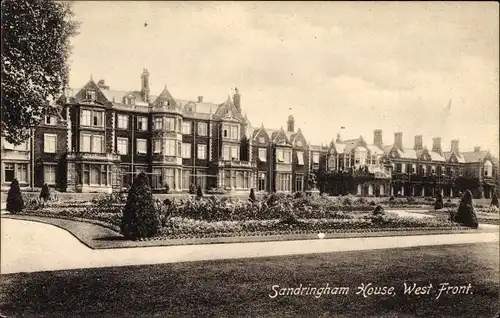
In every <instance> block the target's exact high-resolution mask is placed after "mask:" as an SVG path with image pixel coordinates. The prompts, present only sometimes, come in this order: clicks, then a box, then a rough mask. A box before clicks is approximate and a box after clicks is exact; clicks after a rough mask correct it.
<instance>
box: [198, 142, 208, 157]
mask: <svg viewBox="0 0 500 318" xmlns="http://www.w3.org/2000/svg"><path fill="white" fill-rule="evenodd" d="M197 157H198V159H207V145H198V156H197Z"/></svg>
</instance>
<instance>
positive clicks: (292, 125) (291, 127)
mask: <svg viewBox="0 0 500 318" xmlns="http://www.w3.org/2000/svg"><path fill="white" fill-rule="evenodd" d="M294 128H295V119H293V116H292V115H290V116H288V121H287V131H288V132H293V131H294Z"/></svg>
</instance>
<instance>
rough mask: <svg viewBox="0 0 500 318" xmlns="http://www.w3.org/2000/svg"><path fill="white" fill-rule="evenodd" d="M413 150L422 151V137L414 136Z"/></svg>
mask: <svg viewBox="0 0 500 318" xmlns="http://www.w3.org/2000/svg"><path fill="white" fill-rule="evenodd" d="M413 149H415V150H422V149H424V145H423V139H422V135H417V136H415V146H414V147H413Z"/></svg>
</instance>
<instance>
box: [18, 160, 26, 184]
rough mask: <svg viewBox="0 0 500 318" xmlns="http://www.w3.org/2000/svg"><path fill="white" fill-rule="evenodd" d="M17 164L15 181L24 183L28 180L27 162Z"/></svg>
mask: <svg viewBox="0 0 500 318" xmlns="http://www.w3.org/2000/svg"><path fill="white" fill-rule="evenodd" d="M16 166H17V174H16V178H17V181H19V182H20V183H26V182H27V181H28V164H25V163H18V164H16Z"/></svg>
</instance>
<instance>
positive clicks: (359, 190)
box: [357, 184, 361, 195]
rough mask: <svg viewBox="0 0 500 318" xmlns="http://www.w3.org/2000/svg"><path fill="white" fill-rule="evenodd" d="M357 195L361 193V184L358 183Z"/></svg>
mask: <svg viewBox="0 0 500 318" xmlns="http://www.w3.org/2000/svg"><path fill="white" fill-rule="evenodd" d="M357 193H358V195H361V184H358V192H357Z"/></svg>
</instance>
